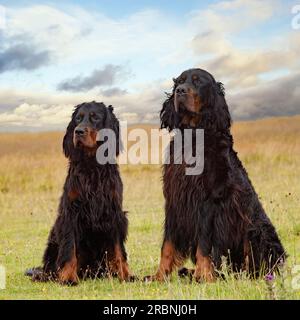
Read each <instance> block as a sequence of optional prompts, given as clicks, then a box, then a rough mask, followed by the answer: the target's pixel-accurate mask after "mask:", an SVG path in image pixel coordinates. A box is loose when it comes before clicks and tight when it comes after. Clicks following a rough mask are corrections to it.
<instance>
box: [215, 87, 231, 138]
mask: <svg viewBox="0 0 300 320" xmlns="http://www.w3.org/2000/svg"><path fill="white" fill-rule="evenodd" d="M214 109H215V114H216V117H217V119H216V120H217V129H218V130H219V131H223V132H225V131H229V130H230V127H231V116H230V113H229V109H228V105H227V102H226V99H225V88H224V85H223V83H222V82H217V83H216V93H215V105H214Z"/></svg>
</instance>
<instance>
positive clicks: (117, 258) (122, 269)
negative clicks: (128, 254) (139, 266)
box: [109, 244, 133, 281]
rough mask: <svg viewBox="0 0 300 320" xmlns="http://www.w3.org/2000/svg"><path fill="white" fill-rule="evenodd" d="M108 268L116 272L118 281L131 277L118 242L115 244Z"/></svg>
mask: <svg viewBox="0 0 300 320" xmlns="http://www.w3.org/2000/svg"><path fill="white" fill-rule="evenodd" d="M109 270H110V272H111V273H116V274H117V275H118V278H119V280H120V281H131V279H133V276H132V275H131V273H130V271H129V267H128V263H127V261H126V260H125V258H124V256H123V253H122V250H121V247H120V245H119V244H117V245H116V246H115V249H114V256H113V259H112V261H110V262H109Z"/></svg>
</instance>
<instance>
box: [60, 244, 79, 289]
mask: <svg viewBox="0 0 300 320" xmlns="http://www.w3.org/2000/svg"><path fill="white" fill-rule="evenodd" d="M58 279H59V282H61V283H68V282H71V283H74V284H76V283H77V282H78V275H77V257H76V249H75V246H74V249H73V253H72V257H71V260H70V261H68V262H67V263H66V264H65V265H64V267H63V268H62V269H61V270H59V271H58Z"/></svg>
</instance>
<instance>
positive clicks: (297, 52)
mask: <svg viewBox="0 0 300 320" xmlns="http://www.w3.org/2000/svg"><path fill="white" fill-rule="evenodd" d="M297 4H299V5H300V1H299V3H298V2H297V1H284V0H282V1H281V0H264V1H261V0H230V1H229V0H225V1H196V0H190V1H183V0H175V1H166V0H160V1H146V0H141V1H137V0H135V1H133V0H123V1H108V0H103V1H96V0H92V1H80V0H77V1H67V0H62V1H33V0H26V1H25V0H21V1H14V0H10V1H1V0H0V131H2V132H5V131H44V130H61V129H64V128H65V126H66V124H67V123H68V122H69V119H70V115H71V112H72V110H73V108H74V106H75V105H77V104H80V103H82V102H87V101H93V100H96V101H103V102H104V103H105V104H107V105H109V104H111V105H113V106H114V109H115V112H116V114H117V116H118V117H119V118H120V120H127V121H128V122H129V123H154V124H158V123H159V119H158V113H159V110H160V108H161V104H162V103H163V101H164V99H165V97H166V96H165V92H170V91H171V88H172V83H173V81H172V78H174V77H177V76H179V75H180V73H181V72H182V71H184V70H186V69H189V68H193V67H199V68H202V69H206V70H207V71H209V72H210V73H212V74H213V75H214V77H215V78H216V79H217V80H218V81H221V82H222V83H223V84H224V86H225V89H226V99H227V102H228V105H229V108H230V112H231V114H232V117H233V119H234V120H252V119H260V118H263V117H272V116H289V115H294V114H299V113H300V86H299V84H300V59H299V57H300V26H299V28H297V26H296V27H295V24H292V21H293V20H295V19H297V16H296V14H295V11H294V13H292V9H293V8H294V6H295V5H297ZM296 11H297V10H296ZM299 12H300V9H299ZM299 25H300V17H299Z"/></svg>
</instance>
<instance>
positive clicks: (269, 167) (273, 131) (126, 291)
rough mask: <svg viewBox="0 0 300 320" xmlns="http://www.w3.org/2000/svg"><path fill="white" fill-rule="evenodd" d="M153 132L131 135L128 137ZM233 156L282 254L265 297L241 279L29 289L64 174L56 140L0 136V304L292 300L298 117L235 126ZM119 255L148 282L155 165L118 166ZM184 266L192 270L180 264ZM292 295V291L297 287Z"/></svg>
mask: <svg viewBox="0 0 300 320" xmlns="http://www.w3.org/2000/svg"><path fill="white" fill-rule="evenodd" d="M136 127H139V128H144V129H145V130H147V131H148V130H150V129H151V128H158V126H155V125H147V124H146V125H134V126H130V127H129V130H130V129H132V128H136ZM232 133H233V137H234V149H235V150H236V151H237V152H238V155H239V157H240V159H241V160H242V162H243V164H244V166H245V168H246V170H247V171H248V173H249V176H250V179H251V181H252V183H253V185H254V187H255V189H256V192H257V193H258V194H259V197H260V200H261V202H262V204H263V207H264V209H265V210H266V212H267V214H268V216H269V217H270V219H271V221H272V222H273V224H274V225H275V227H276V229H277V231H278V233H279V236H280V238H281V240H282V242H283V245H284V247H285V248H286V251H287V253H288V254H289V258H288V261H287V263H286V266H285V267H284V272H283V275H282V276H280V277H278V278H277V279H275V281H274V283H273V284H272V287H271V288H270V286H268V285H267V284H266V282H265V281H264V279H258V280H250V279H248V277H247V276H246V275H245V274H241V275H239V276H238V277H235V276H234V275H232V274H227V273H226V270H224V274H226V280H220V279H219V280H217V281H216V282H215V283H213V284H206V283H202V284H197V283H189V281H187V280H184V279H179V278H178V277H177V276H176V275H175V274H174V275H173V276H172V277H171V279H170V281H167V282H165V283H161V284H160V283H151V284H145V283H143V282H141V281H137V282H135V283H119V282H118V280H116V279H113V280H111V279H103V280H87V281H83V282H80V284H79V285H78V286H76V287H74V288H73V287H63V286H60V285H58V284H57V283H32V282H31V281H30V280H29V279H28V278H26V277H25V276H24V270H25V269H26V268H28V267H32V266H38V265H40V264H41V260H42V255H43V250H44V248H45V244H46V241H47V236H48V233H49V230H50V228H51V226H52V224H53V222H54V219H55V217H56V213H57V206H58V201H59V197H60V195H61V192H62V186H63V183H64V179H65V177H66V173H67V165H68V163H67V159H65V158H64V156H63V153H62V148H61V143H62V138H63V134H64V131H51V132H18V133H0V208H1V210H0V266H1V265H2V266H4V267H5V269H6V275H7V278H6V289H4V290H0V299H299V298H300V290H299V288H298V289H297V288H296V289H295V286H294V284H295V278H294V277H295V274H293V270H294V267H295V266H297V265H298V264H299V265H300V213H299V208H300V192H299V191H300V181H299V176H300V141H299V137H300V115H298V116H291V117H276V118H265V119H260V120H255V121H239V122H234V124H233V128H232ZM120 170H121V176H122V179H123V184H124V210H126V211H128V219H129V235H128V241H127V244H126V248H127V251H128V255H129V263H130V268H131V269H132V270H133V272H134V273H135V274H136V275H137V276H138V277H139V278H142V277H143V276H144V275H147V274H151V273H153V272H155V269H156V267H157V264H158V260H159V256H160V246H161V240H162V230H163V229H162V228H163V221H164V210H163V208H164V199H163V195H162V184H161V168H160V165H121V166H120ZM188 265H191V264H190V263H188ZM299 287H300V284H299Z"/></svg>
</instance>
